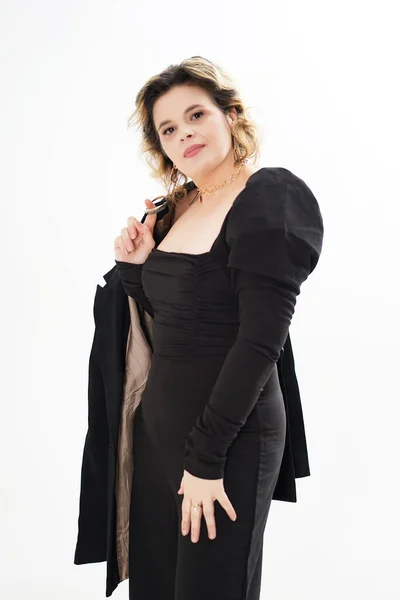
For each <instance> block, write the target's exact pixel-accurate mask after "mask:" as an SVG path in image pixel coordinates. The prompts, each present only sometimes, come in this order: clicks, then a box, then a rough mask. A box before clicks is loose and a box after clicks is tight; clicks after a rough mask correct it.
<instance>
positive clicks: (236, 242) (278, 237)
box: [116, 168, 323, 479]
mask: <svg viewBox="0 0 400 600" xmlns="http://www.w3.org/2000/svg"><path fill="white" fill-rule="evenodd" d="M221 234H224V241H225V244H226V246H227V250H228V253H227V263H226V267H227V269H228V270H229V277H230V281H231V285H232V289H233V290H234V293H235V295H236V298H237V309H238V320H239V324H240V325H239V327H238V332H237V337H236V340H235V342H234V344H233V345H232V346H231V348H230V350H229V352H228V353H227V354H226V358H225V360H224V362H223V364H222V366H221V369H220V372H219V375H218V377H217V379H216V381H215V384H214V387H213V389H212V391H211V393H210V397H209V399H208V401H207V403H206V405H205V407H204V409H203V411H202V412H201V413H200V414H199V415H198V416H197V418H196V421H195V423H194V425H193V427H192V429H191V431H190V432H189V434H188V436H187V441H186V447H185V454H184V467H185V469H186V470H187V471H189V472H190V473H192V474H193V475H196V476H197V477H202V478H205V479H220V478H222V477H223V473H224V465H225V461H226V453H227V450H228V448H229V446H230V444H231V443H232V442H233V440H234V439H235V437H236V436H237V434H238V432H239V431H240V430H241V428H242V427H243V426H244V424H245V423H246V420H247V418H248V416H249V414H250V413H251V411H252V409H253V408H254V406H255V403H256V402H257V399H258V398H259V396H260V394H261V392H262V390H263V388H264V387H265V385H266V383H267V381H268V378H269V377H270V374H271V371H272V368H273V366H274V365H275V364H276V363H277V361H278V359H279V357H280V355H281V352H282V348H283V346H284V344H285V341H286V339H287V336H288V331H289V326H290V324H291V321H292V317H293V315H294V312H295V306H296V302H297V296H298V295H299V294H300V287H301V285H302V283H303V282H304V281H305V280H306V279H307V277H308V276H309V274H310V273H311V272H312V271H313V270H314V268H315V266H316V264H317V262H318V260H319V256H320V253H321V249H322V240H323V221H322V216H321V212H320V209H319V205H318V202H317V200H316V198H315V196H314V195H313V193H312V192H311V190H310V188H309V187H308V186H307V185H306V184H305V183H304V181H303V180H301V179H300V178H299V177H297V176H295V175H294V174H293V173H291V172H290V171H288V170H287V169H283V168H272V169H269V168H263V169H260V170H259V171H257V172H256V173H254V174H253V175H252V176H251V177H250V178H249V180H248V182H247V185H246V187H245V189H244V190H243V191H242V192H241V193H240V194H239V195H238V197H237V198H236V200H235V202H234V203H233V205H232V208H231V209H230V211H229V212H228V214H227V217H226V219H225V221H224V224H223V227H222V229H221V232H220V235H219V236H218V238H217V240H216V242H219V241H220V238H221ZM214 246H215V247H216V246H217V244H214ZM213 249H214V248H213ZM162 254H163V255H164V256H163V257H162V258H163V259H164V258H165V257H166V258H169V257H171V258H172V259H173V260H172V261H170V263H169V265H168V268H169V269H171V272H173V274H174V275H175V277H177V278H179V273H180V269H181V267H180V266H177V263H176V259H179V258H180V257H179V254H181V259H182V260H183V261H186V262H187V260H188V259H189V258H190V259H194V261H195V262H196V265H195V267H194V268H195V269H199V268H201V267H199V263H201V260H202V258H203V257H204V258H205V257H207V254H208V253H204V255H197V256H196V255H187V254H185V253H168V252H164V253H162ZM211 254H212V253H210V256H211ZM153 257H154V254H153V256H152V257H151V259H150V261H152V262H153V263H154V260H153ZM158 258H160V255H159V254H158V255H157V254H156V260H157V259H158ZM147 260H148V261H149V258H148V259H147ZM116 262H117V267H118V270H119V273H120V275H121V280H122V283H123V285H124V288H125V290H126V293H127V294H128V295H131V296H132V297H134V298H135V299H136V300H137V301H138V302H139V304H141V305H142V306H143V308H145V310H147V312H149V313H150V314H151V315H152V316H153V315H154V307H153V306H152V304H151V302H150V300H149V298H148V296H147V295H146V293H145V291H144V289H143V285H142V269H141V267H142V266H143V265H129V263H122V262H119V261H116ZM150 270H151V266H150ZM170 281H171V279H168V278H167V277H164V278H163V279H162V280H161V279H160V285H163V290H164V294H165V301H166V303H168V302H174V301H176V302H178V304H179V301H180V299H179V297H174V294H173V293H169V292H168V289H167V288H168V283H169V282H170ZM208 285H210V282H208ZM173 286H174V284H171V289H172V288H173ZM215 293H217V292H215ZM212 294H213V292H212V291H211V295H212ZM185 310H187V308H186V307H185ZM166 324H167V325H170V326H171V327H172V326H174V327H179V322H178V321H176V322H175V323H173V322H172V321H171V323H166ZM210 333H211V332H210ZM156 335H157V333H156ZM210 339H211V338H210ZM173 343H174V344H176V343H177V341H176V340H174V341H173ZM210 351H212V347H210ZM199 376H201V375H200V373H199Z"/></svg>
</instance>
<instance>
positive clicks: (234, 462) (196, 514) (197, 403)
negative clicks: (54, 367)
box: [77, 57, 323, 600]
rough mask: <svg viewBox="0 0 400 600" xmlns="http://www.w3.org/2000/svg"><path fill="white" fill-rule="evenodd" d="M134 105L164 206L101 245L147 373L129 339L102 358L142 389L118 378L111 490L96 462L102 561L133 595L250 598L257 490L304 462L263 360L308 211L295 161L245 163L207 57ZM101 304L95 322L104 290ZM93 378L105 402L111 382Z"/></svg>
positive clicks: (244, 124)
mask: <svg viewBox="0 0 400 600" xmlns="http://www.w3.org/2000/svg"><path fill="white" fill-rule="evenodd" d="M136 106H137V111H136V115H135V118H136V119H137V120H138V121H139V124H140V126H141V128H142V136H143V139H142V150H143V151H144V152H145V153H146V155H147V157H148V160H149V165H150V166H151V168H152V174H153V176H155V177H158V178H160V179H161V180H162V181H164V182H165V184H166V186H167V187H168V192H167V194H166V196H165V198H166V203H165V204H166V205H165V215H164V217H162V218H160V219H159V217H160V216H161V213H157V214H156V213H154V211H150V214H147V215H146V217H145V218H144V220H141V221H140V222H139V221H138V220H136V221H135V220H134V219H132V218H129V219H128V227H127V228H124V229H123V230H122V235H121V236H118V238H117V239H116V242H115V246H114V248H115V262H116V271H117V274H116V277H115V280H117V281H118V282H119V283H120V284H121V285H122V287H123V291H122V294H123V292H125V294H126V296H128V297H129V299H130V300H131V301H132V299H133V300H134V301H135V302H136V306H137V309H138V310H137V311H135V310H133V312H130V315H131V318H132V314H133V316H134V317H135V315H137V314H138V312H140V311H145V313H147V315H148V316H149V317H151V319H152V321H151V323H152V328H151V336H149V337H150V338H151V352H149V355H151V361H150V363H151V364H150V366H149V369H148V375H147V377H146V381H144V375H143V374H144V373H146V372H147V363H146V360H145V359H144V357H143V352H142V354H141V355H140V356H139V355H134V356H132V350H131V352H124V353H123V354H124V356H125V357H126V358H125V360H126V361H128V360H130V363H129V365H127V364H123V365H119V368H118V369H117V371H118V373H121V372H125V374H126V377H128V378H129V377H131V378H132V371H133V372H134V373H136V375H137V378H138V380H139V381H140V385H139V386H138V388H140V389H136V390H135V391H134V392H133V393H130V394H128V396H129V398H128V399H127V402H128V403H129V400H130V399H131V398H132V397H135V400H136V405H135V408H137V410H136V412H135V418H134V425H133V427H131V423H130V422H129V426H127V423H126V421H124V425H125V428H124V429H123V431H126V430H129V431H132V435H133V443H132V447H133V463H134V465H135V467H134V472H133V478H132V473H131V472H130V473H126V472H122V473H121V472H120V471H119V470H118V475H119V480H118V481H119V482H121V487H122V488H123V489H119V488H118V486H116V485H115V481H114V480H113V479H112V478H111V481H110V476H109V474H108V476H107V477H106V478H105V479H106V480H107V481H108V484H107V486H108V487H107V497H108V498H114V494H115V495H116V496H117V506H116V510H115V513H116V517H114V511H113V510H110V508H109V507H107V515H108V517H107V519H108V521H107V524H108V529H107V535H106V536H105V537H106V539H107V540H108V543H110V542H109V540H113V539H114V537H113V535H114V528H115V523H114V519H116V520H117V522H118V527H119V529H118V531H119V532H120V536H119V538H118V540H117V542H116V544H115V547H114V543H112V544H111V546H109V547H108V550H107V561H108V573H111V575H113V573H114V572H113V568H114V564H115V561H118V569H119V578H120V579H122V578H126V576H127V569H126V563H127V561H129V569H128V574H129V580H130V582H129V597H130V599H131V600H154V599H158V598H160V599H161V598H162V599H163V600H189V599H190V600H204V598H207V600H221V599H222V598H223V599H224V600H259V598H260V588H261V573H262V563H263V538H264V531H265V527H266V523H267V517H268V514H269V509H270V506H271V501H272V500H273V499H274V498H275V499H279V500H284V501H288V502H295V501H296V492H295V481H294V479H295V477H304V476H306V475H309V468H308V457H307V448H306V442H305V434H304V427H303V420H302V412H301V406H300V400H299V399H298V401H297V402H295V403H293V404H292V406H294V410H293V412H292V413H291V415H290V417H291V418H290V420H289V419H288V418H287V416H288V413H287V411H288V408H287V406H288V404H287V403H285V393H284V391H285V387H284V385H281V382H282V378H281V377H280V370H279V367H278V363H279V361H280V359H281V357H282V355H283V350H284V346H285V345H287V341H288V336H289V326H290V324H291V321H292V317H293V315H294V311H295V305H296V302H297V297H298V295H299V293H300V287H301V285H302V284H303V282H304V281H305V280H306V279H307V277H308V276H309V274H310V273H311V272H312V271H313V270H314V269H315V266H316V265H317V263H318V260H319V256H320V253H321V249H322V239H323V222H322V216H321V213H320V210H319V206H318V202H317V200H316V198H315V197H314V195H313V193H312V192H311V190H310V188H309V187H308V186H307V185H306V184H305V182H304V181H303V180H302V179H300V177H297V176H296V175H295V174H294V173H292V172H291V171H289V170H288V169H285V168H283V167H270V168H269V167H261V168H256V167H255V166H254V165H251V164H249V163H250V160H251V159H253V160H254V161H255V159H256V158H257V157H258V151H259V145H258V136H257V135H256V129H255V127H254V125H253V123H252V122H251V120H250V119H249V118H248V116H247V115H246V110H245V108H244V104H243V102H242V100H241V98H240V95H239V93H238V92H237V91H236V89H235V88H234V87H233V85H232V83H231V82H230V80H229V78H228V77H227V75H226V74H225V73H224V72H223V71H222V69H219V68H218V67H217V66H215V65H213V64H212V63H210V62H209V61H207V60H206V59H202V58H201V57H192V58H190V59H187V60H185V61H183V63H181V64H180V65H176V66H169V67H168V68H167V69H166V70H165V71H163V72H162V73H161V74H159V75H156V76H154V77H152V78H151V79H150V80H149V81H148V82H147V83H146V85H145V86H144V87H143V88H142V89H141V90H140V92H139V94H138V96H137V99H136ZM131 119H132V118H131ZM188 178H190V179H191V180H192V181H191V182H189V184H191V185H187V184H188V182H187V179H188ZM182 179H183V181H182ZM171 186H172V189H171ZM194 191H195V192H196V193H195V195H194V194H193V192H194ZM188 194H190V198H189V200H190V201H188ZM192 196H193V197H192ZM148 202H149V206H148V208H150V205H151V202H150V201H148ZM153 208H154V207H153ZM174 216H175V217H178V218H175V219H173V218H172V217H174ZM164 219H166V223H165V226H164ZM168 219H169V220H168ZM157 220H158V223H157ZM161 222H162V224H163V227H161V226H160V228H158V225H160V224H161ZM160 232H162V235H160ZM156 245H157V247H156ZM115 280H114V281H115ZM109 292H110V288H109V289H108V293H107V294H105V295H104V297H103V298H104V302H106V301H107V299H111V300H112V295H111V293H109ZM111 300H110V303H111ZM113 305H114V311H115V306H118V307H119V310H121V311H122V308H121V306H120V304H118V303H113ZM139 307H140V309H139ZM103 308H104V314H106V315H107V323H109V322H110V321H111V320H112V319H111V317H110V310H112V309H111V304H110V305H108V307H105V305H104V306H103ZM131 310H132V306H131V304H130V311H131ZM141 314H143V313H141ZM114 318H115V321H116V322H118V323H120V322H121V321H124V320H125V317H124V316H123V315H119V314H118V315H115V314H114ZM133 322H134V323H137V322H138V319H136V320H134V321H133ZM143 322H145V319H143ZM119 327H120V326H119ZM144 329H146V328H145V327H144ZM117 337H118V336H117ZM145 337H146V336H145V333H144V331H143V332H142V331H137V330H136V331H132V329H131V333H130V336H129V340H130V343H131V344H132V339H133V340H138V342H137V343H138V346H139V343H143V340H144V339H145ZM115 338H116V335H115V332H113V334H112V335H108V336H107V335H104V334H99V335H98V336H97V337H96V342H97V344H102V345H103V354H102V360H101V364H102V368H101V369H100V371H99V373H100V374H101V377H103V378H104V377H106V374H105V372H106V368H107V365H109V364H113V365H114V364H115V361H116V360H117V357H116V356H110V355H109V354H108V355H106V354H105V353H106V352H107V351H108V348H109V347H110V344H111V342H113V343H114V344H115ZM117 341H118V340H117ZM111 347H114V348H115V346H111ZM117 348H118V350H116V351H115V353H116V354H122V353H121V348H122V349H123V350H125V349H124V348H123V344H122V342H119V341H118V343H117ZM99 376H100V375H99ZM291 383H292V388H293V381H292V382H291ZM104 387H105V388H106V389H107V390H112V396H113V399H112V402H113V406H114V405H115V402H116V399H115V397H114V395H115V389H116V387H115V382H112V381H109V380H107V381H105V382H104ZM92 388H93V389H95V386H92ZM96 389H98V388H96ZM135 392H136V396H135ZM137 396H139V399H140V403H138V402H137ZM101 398H102V394H101V393H96V399H97V401H99V399H101ZM296 400H297V399H296ZM129 406H130V405H129ZM130 408H131V410H133V409H132V407H131V406H130ZM113 411H114V408H113ZM113 411H111V412H112V414H114V412H113ZM127 412H129V407H128V408H127V407H125V410H124V414H125V413H127ZM107 414H108V411H107V410H104V411H103V412H102V415H103V417H102V418H105V417H104V415H107ZM121 418H122V417H121ZM113 420H115V419H114V418H113ZM110 426H112V425H111V424H110ZM114 434H115V436H116V435H117V433H116V432H115V431H114ZM105 437H106V439H107V432H106V435H105ZM87 439H88V440H89V442H88V444H89V449H88V452H87V460H86V462H85V465H87V467H86V468H87V469H88V471H87V477H86V479H85V480H86V481H89V484H88V485H90V484H91V483H92V482H93V480H95V479H96V477H95V473H97V472H98V471H99V469H101V467H99V466H98V465H97V463H96V461H95V457H96V456H99V455H100V454H99V452H98V451H97V448H93V447H91V446H90V444H93V443H94V442H91V440H93V439H97V438H96V436H93V435H88V438H87ZM120 439H121V438H120ZM124 450H125V447H124V448H122V449H121V448H120V454H122V455H123V456H124V457H126V452H124ZM131 458H132V457H131ZM129 464H130V465H131V463H129ZM118 467H121V468H122V466H121V465H120V464H119V465H118ZM129 482H132V483H131V489H130V488H129V486H130V483H129ZM127 488H128V491H129V492H130V497H129V503H130V513H129V514H130V517H129V520H128V525H129V553H127V543H124V542H126V537H125V535H124V534H125V532H126V531H127V529H128V526H127V520H126V513H127V512H129V511H127V510H126V509H127V507H126V505H124V506H123V507H121V505H120V503H119V502H118V498H119V497H120V496H124V497H126V495H127V494H126V490H127ZM94 497H97V495H96V494H94ZM86 505H87V504H86V503H84V502H83V501H82V506H86ZM92 514H93V511H91V512H90V515H89V516H88V519H86V520H85V519H84V517H82V519H81V522H82V536H83V538H81V539H84V532H85V525H86V526H87V527H86V531H87V530H90V529H92V530H94V531H96V532H97V531H98V528H96V527H92V518H93V517H92ZM121 515H122V517H123V518H122V522H121ZM124 515H125V517H124ZM82 545H83V542H82V541H80V545H78V546H79V547H78V549H77V554H78V555H79V549H80V548H81V547H82ZM96 552H97V550H96ZM96 556H98V553H97V554H96ZM113 561H114V563H113ZM111 575H110V578H111ZM114 576H115V574H114ZM110 587H111V583H110ZM110 587H109V588H108V592H109V593H108V595H110ZM111 591H112V590H111Z"/></svg>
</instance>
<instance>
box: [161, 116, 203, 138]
mask: <svg viewBox="0 0 400 600" xmlns="http://www.w3.org/2000/svg"><path fill="white" fill-rule="evenodd" d="M202 114H203V111H201V110H200V111H198V112H195V113H193V114H192V117H194V116H196V115H202ZM196 121H198V119H196ZM170 129H173V127H168V129H165V131H163V134H164V135H166V134H167V131H169V130H170Z"/></svg>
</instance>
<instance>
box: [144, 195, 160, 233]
mask: <svg viewBox="0 0 400 600" xmlns="http://www.w3.org/2000/svg"><path fill="white" fill-rule="evenodd" d="M144 203H145V206H146V208H156V205H155V204H154V202H152V201H151V200H148V199H146V200H145V201H144ZM156 221H157V213H154V214H153V215H146V218H145V220H144V222H143V225H147V227H148V228H149V229H150V231H151V233H153V230H154V225H155V224H156Z"/></svg>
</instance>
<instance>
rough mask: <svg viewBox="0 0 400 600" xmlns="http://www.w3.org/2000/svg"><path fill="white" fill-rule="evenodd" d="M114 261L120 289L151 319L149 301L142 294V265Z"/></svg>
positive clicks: (152, 314)
mask: <svg viewBox="0 0 400 600" xmlns="http://www.w3.org/2000/svg"><path fill="white" fill-rule="evenodd" d="M114 260H115V264H116V265H117V269H118V275H119V276H120V278H121V283H122V287H123V288H124V290H125V293H126V294H127V295H128V296H131V297H132V298H133V299H134V300H136V301H137V302H138V303H139V304H140V306H141V307H142V308H144V310H145V311H146V312H148V313H149V315H150V316H151V317H154V311H153V307H152V305H151V302H150V300H149V299H148V297H147V296H146V294H145V293H144V289H143V285H142V268H143V264H144V263H142V264H132V263H129V262H125V261H122V260H116V259H114Z"/></svg>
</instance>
